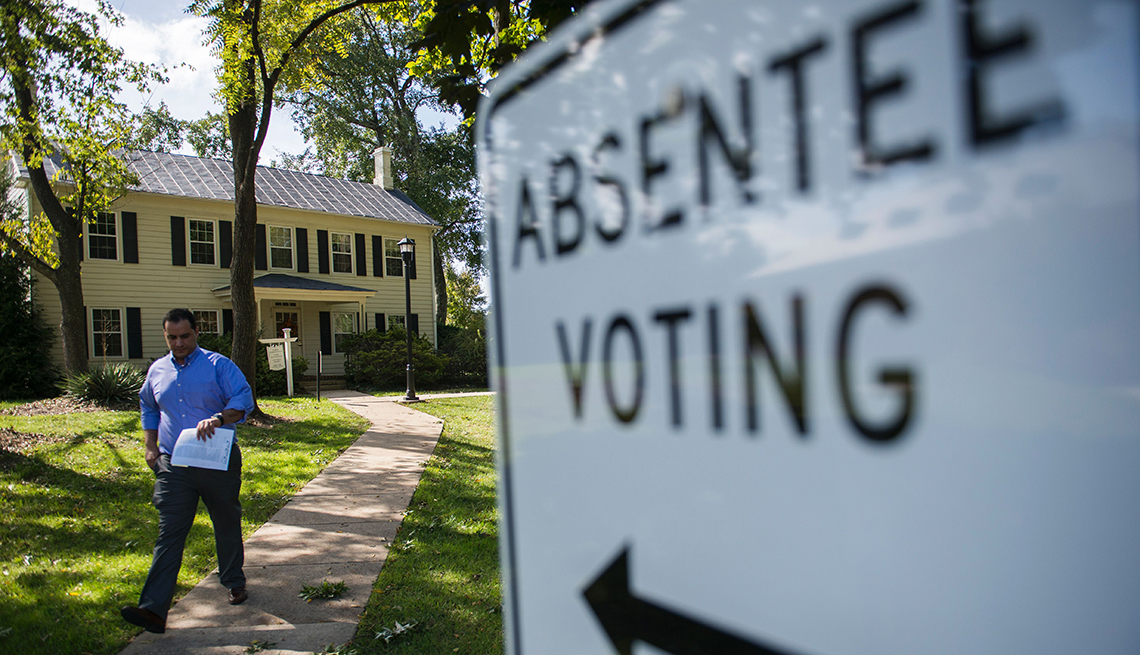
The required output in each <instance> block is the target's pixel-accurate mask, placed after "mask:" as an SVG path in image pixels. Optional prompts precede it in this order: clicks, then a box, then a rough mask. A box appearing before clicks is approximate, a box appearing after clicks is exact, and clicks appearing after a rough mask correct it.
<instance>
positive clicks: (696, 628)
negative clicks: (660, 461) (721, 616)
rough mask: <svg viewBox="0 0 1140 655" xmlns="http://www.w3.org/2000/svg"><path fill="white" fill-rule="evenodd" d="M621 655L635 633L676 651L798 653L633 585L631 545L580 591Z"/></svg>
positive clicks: (627, 653)
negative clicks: (655, 599) (710, 621)
mask: <svg viewBox="0 0 1140 655" xmlns="http://www.w3.org/2000/svg"><path fill="white" fill-rule="evenodd" d="M582 595H583V596H585V597H586V602H587V603H589V604H590V609H592V610H594V615H595V616H597V617H598V622H599V623H601V624H602V628H603V629H604V630H605V631H606V634H607V635H608V636H609V638H610V641H612V642H613V644H614V648H616V649H617V651H618V652H619V653H621V655H631V652H632V651H631V648H632V647H633V642H634V640H635V639H639V640H641V641H644V642H645V643H647V644H650V645H652V646H655V647H657V648H659V649H661V650H663V651H665V652H667V653H672V654H673V655H794V654H793V653H792V652H791V651H787V650H778V649H775V648H772V647H771V646H768V645H766V644H760V643H756V642H755V641H748V640H746V639H743V638H741V637H737V636H736V635H733V634H729V633H727V632H725V631H723V630H719V629H717V628H714V627H712V626H710V625H706V624H704V623H701V622H700V621H694V620H693V619H690V618H688V617H687V616H682V615H681V614H677V613H676V612H673V611H671V610H667V609H665V608H664V607H661V606H660V605H654V604H653V603H650V602H649V601H645V600H642V599H640V598H638V597H636V596H634V595H633V594H631V593H630V591H629V548H623V549H622V551H621V554H619V555H618V556H617V558H615V559H614V561H613V563H611V564H610V565H609V566H608V567H606V570H604V571H602V573H601V574H600V575H599V576H598V577H597V578H595V579H594V581H593V582H592V583H590V586H589V587H587V588H586V590H585V591H583V592H582Z"/></svg>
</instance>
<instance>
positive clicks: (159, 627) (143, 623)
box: [119, 607, 166, 634]
mask: <svg viewBox="0 0 1140 655" xmlns="http://www.w3.org/2000/svg"><path fill="white" fill-rule="evenodd" d="M119 614H122V615H123V620H125V621H126V622H127V623H133V624H134V625H137V626H138V627H140V628H144V629H146V631H147V632H155V633H158V634H162V633H164V632H166V619H164V618H162V617H161V616H159V615H157V614H155V613H154V612H152V611H150V610H144V609H143V608H141V607H124V608H123V609H121V610H119Z"/></svg>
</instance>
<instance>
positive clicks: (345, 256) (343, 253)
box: [330, 232, 352, 273]
mask: <svg viewBox="0 0 1140 655" xmlns="http://www.w3.org/2000/svg"><path fill="white" fill-rule="evenodd" d="M330 236H331V237H332V258H333V261H332V264H333V267H332V268H333V273H351V272H352V235H351V234H340V233H337V232H332V233H331V234H330Z"/></svg>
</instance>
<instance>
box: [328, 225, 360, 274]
mask: <svg viewBox="0 0 1140 655" xmlns="http://www.w3.org/2000/svg"><path fill="white" fill-rule="evenodd" d="M338 236H340V237H348V242H347V243H348V250H347V251H346V252H337V251H336V237H338ZM354 238H355V237H354V235H353V234H352V233H351V232H329V255H330V259H329V269H330V270H331V271H332V272H333V274H339V275H354V274H355V273H356V257H355V255H356V253H354V252H353V251H352V249H353V248H354V247H355V244H354V243H353V239H354ZM337 255H348V270H347V271H338V270H336V257H337Z"/></svg>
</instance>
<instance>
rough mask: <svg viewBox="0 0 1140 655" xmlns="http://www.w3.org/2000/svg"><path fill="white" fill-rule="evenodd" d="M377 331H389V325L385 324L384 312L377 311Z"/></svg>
mask: <svg viewBox="0 0 1140 655" xmlns="http://www.w3.org/2000/svg"><path fill="white" fill-rule="evenodd" d="M376 331H377V332H387V331H388V326H387V325H385V324H384V312H376Z"/></svg>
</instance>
